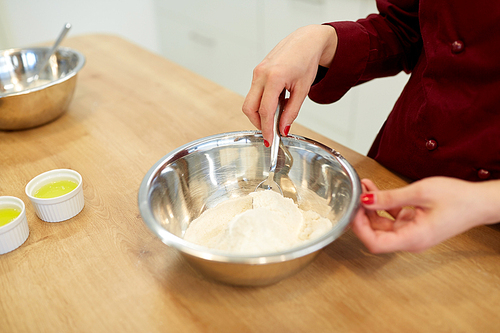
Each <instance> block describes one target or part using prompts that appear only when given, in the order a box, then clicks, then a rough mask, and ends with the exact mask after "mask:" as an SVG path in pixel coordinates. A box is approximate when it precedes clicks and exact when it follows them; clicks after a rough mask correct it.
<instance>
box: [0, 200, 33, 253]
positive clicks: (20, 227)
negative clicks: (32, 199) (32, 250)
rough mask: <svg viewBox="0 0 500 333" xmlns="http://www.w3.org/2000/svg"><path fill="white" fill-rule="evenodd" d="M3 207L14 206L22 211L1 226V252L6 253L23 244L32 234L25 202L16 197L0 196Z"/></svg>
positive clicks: (0, 203)
mask: <svg viewBox="0 0 500 333" xmlns="http://www.w3.org/2000/svg"><path fill="white" fill-rule="evenodd" d="M1 208H14V209H18V210H20V211H21V214H19V216H18V217H16V218H15V219H14V220H13V221H11V222H9V223H7V224H6V225H4V226H1V227H0V254H4V253H7V252H10V251H13V250H15V249H17V248H18V247H19V246H21V245H22V244H23V243H24V242H25V241H26V239H28V236H29V234H30V230H29V227H28V220H27V219H26V208H25V206H24V202H23V201H22V200H21V199H19V198H16V197H10V196H2V197H0V209H1Z"/></svg>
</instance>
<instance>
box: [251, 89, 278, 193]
mask: <svg viewBox="0 0 500 333" xmlns="http://www.w3.org/2000/svg"><path fill="white" fill-rule="evenodd" d="M285 93H286V90H284V89H283V91H282V92H281V94H280V96H279V98H278V106H277V107H276V112H275V113H274V119H273V142H272V143H271V163H270V166H269V174H268V175H267V178H266V179H264V180H263V181H262V182H261V183H260V184H259V185H257V188H256V189H255V191H259V190H271V191H274V192H277V193H279V194H281V195H283V191H282V190H281V187H280V185H279V184H278V183H277V182H276V181H275V180H274V173H275V172H276V165H277V164H278V151H279V149H280V144H281V139H280V138H281V135H280V132H279V127H278V126H279V123H280V118H281V114H282V113H283V106H284V102H285Z"/></svg>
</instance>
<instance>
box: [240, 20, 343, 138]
mask: <svg viewBox="0 0 500 333" xmlns="http://www.w3.org/2000/svg"><path fill="white" fill-rule="evenodd" d="M336 49H337V33H336V31H335V29H334V28H333V27H331V26H328V25H309V26H306V27H303V28H300V29H298V30H296V31H295V32H293V33H292V34H290V35H289V36H287V37H286V38H285V39H283V40H282V41H281V42H280V43H279V44H278V45H276V47H275V48H274V49H273V50H272V51H271V52H270V53H269V54H268V55H267V56H266V57H265V58H264V60H263V61H262V62H261V63H260V64H259V65H257V67H255V69H254V72H253V79H252V85H251V87H250V91H249V92H248V94H247V96H246V98H245V102H244V103H243V113H245V115H246V116H247V117H248V118H249V119H250V121H251V122H252V124H253V125H254V126H255V127H256V128H258V129H260V130H261V131H262V135H263V136H264V140H266V145H269V144H270V143H271V142H272V132H273V130H272V128H273V117H274V113H275V111H276V107H277V105H278V98H279V95H280V93H281V92H282V91H283V89H287V90H288V91H289V92H290V97H289V99H288V100H287V101H286V106H285V110H284V112H283V114H282V115H281V120H280V124H279V131H280V133H281V134H282V135H285V136H286V135H288V131H289V130H290V127H291V125H292V123H293V121H294V120H295V118H297V115H298V113H299V110H300V107H301V105H302V103H303V102H304V99H305V98H306V96H307V94H308V93H309V89H310V87H311V85H312V83H313V82H314V79H315V77H316V73H317V70H318V65H321V66H324V67H329V66H330V64H331V62H332V60H333V57H334V55H335V51H336Z"/></svg>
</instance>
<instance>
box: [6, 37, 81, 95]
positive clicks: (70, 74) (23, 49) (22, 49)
mask: <svg viewBox="0 0 500 333" xmlns="http://www.w3.org/2000/svg"><path fill="white" fill-rule="evenodd" d="M50 49H51V47H49V46H37V47H18V48H11V49H4V50H0V57H3V56H4V55H5V54H12V53H16V52H26V51H36V50H50ZM60 51H64V52H70V53H73V54H75V55H76V56H77V58H78V63H77V65H76V66H75V68H73V69H72V70H71V71H70V72H68V73H67V74H66V75H64V76H63V77H60V78H58V79H57V80H54V81H50V82H47V83H44V84H42V85H39V86H36V87H33V88H29V89H25V90H21V91H10V92H6V93H2V92H0V99H1V98H6V97H12V96H20V95H25V94H29V93H31V92H35V91H39V90H43V89H45V88H48V87H51V86H54V85H56V84H59V83H62V82H65V81H68V80H69V79H71V78H72V77H74V76H76V75H77V74H78V72H79V71H80V70H81V69H82V68H83V66H84V65H85V63H86V58H85V56H84V55H83V53H81V52H80V51H78V50H75V49H73V48H70V47H65V46H60V47H58V48H57V50H56V52H60Z"/></svg>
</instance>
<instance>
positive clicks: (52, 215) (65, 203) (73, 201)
mask: <svg viewBox="0 0 500 333" xmlns="http://www.w3.org/2000/svg"><path fill="white" fill-rule="evenodd" d="M61 180H70V181H74V182H76V183H77V184H78V185H77V187H76V188H75V189H74V190H73V191H71V192H69V193H67V194H64V195H61V196H58V197H55V198H48V199H42V198H36V197H35V196H34V195H35V193H36V192H37V191H38V190H39V189H40V188H41V187H42V186H44V185H47V184H50V183H52V182H57V181H61ZM82 185H83V184H82V176H81V175H80V174H79V173H78V172H76V171H74V170H70V169H56V170H50V171H47V172H44V173H42V174H40V175H38V176H36V177H35V178H33V179H32V180H31V181H30V182H29V183H28V185H26V195H27V196H28V198H29V199H30V201H31V204H32V205H33V207H34V208H35V212H36V215H37V216H38V217H39V218H40V219H42V220H44V221H46V222H61V221H65V220H68V219H70V218H72V217H74V216H75V215H77V214H78V213H80V212H81V211H82V209H83V206H84V204H85V202H84V198H83V186H82Z"/></svg>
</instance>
